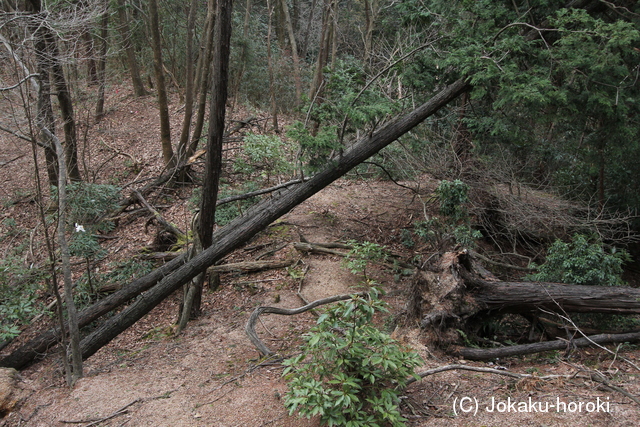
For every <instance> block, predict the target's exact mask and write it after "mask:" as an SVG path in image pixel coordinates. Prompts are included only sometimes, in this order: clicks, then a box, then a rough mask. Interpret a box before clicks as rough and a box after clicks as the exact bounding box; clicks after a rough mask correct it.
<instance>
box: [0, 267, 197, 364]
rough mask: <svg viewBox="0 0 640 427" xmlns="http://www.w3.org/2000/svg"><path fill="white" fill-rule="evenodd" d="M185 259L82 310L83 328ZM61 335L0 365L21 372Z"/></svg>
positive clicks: (28, 346) (53, 332)
mask: <svg viewBox="0 0 640 427" xmlns="http://www.w3.org/2000/svg"><path fill="white" fill-rule="evenodd" d="M184 260H185V256H184V255H182V256H180V257H178V258H176V259H174V260H172V261H171V262H168V263H166V264H164V265H162V266H161V267H159V268H156V269H155V270H153V271H152V272H151V273H149V274H147V275H146V276H143V277H141V278H139V279H137V280H134V281H133V282H131V283H130V284H129V285H127V286H125V287H124V288H122V289H121V290H120V291H118V292H116V293H113V294H111V295H109V296H108V297H105V298H103V299H101V300H100V301H98V302H97V303H95V304H94V305H92V306H91V307H88V308H86V309H84V310H82V311H81V312H80V313H78V325H79V326H80V327H81V328H82V327H84V326H87V325H88V324H89V323H91V322H93V321H95V320H96V319H98V318H100V317H101V316H103V315H105V314H107V313H109V312H110V311H112V310H114V309H115V308H117V307H120V306H121V305H123V304H125V303H127V302H129V301H130V300H131V299H133V298H135V297H137V296H138V295H140V294H141V293H142V292H144V291H146V290H147V289H149V288H151V287H152V286H153V285H155V284H156V283H158V281H159V280H160V279H162V278H163V277H164V276H166V275H167V274H169V273H170V272H171V271H172V270H175V269H176V268H177V266H179V265H182V264H183V263H184ZM58 334H59V329H58V328H52V329H49V330H48V331H46V332H44V333H42V334H40V335H38V336H36V337H34V338H33V339H31V340H29V341H27V342H26V343H25V344H23V345H22V346H21V347H19V348H18V349H16V350H14V351H13V352H12V353H11V354H9V355H8V356H6V357H4V358H3V359H2V360H0V366H2V367H8V368H14V369H22V368H25V367H27V366H29V365H30V364H31V363H33V362H34V361H36V360H38V359H39V358H42V357H44V356H45V355H46V352H47V350H48V349H49V348H51V347H53V346H54V345H56V343H57V342H58Z"/></svg>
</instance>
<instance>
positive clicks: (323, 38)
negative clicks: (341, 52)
mask: <svg viewBox="0 0 640 427" xmlns="http://www.w3.org/2000/svg"><path fill="white" fill-rule="evenodd" d="M333 6H334V0H325V4H324V10H323V13H322V33H321V35H320V45H319V48H318V58H317V59H316V68H315V72H314V74H313V81H312V83H311V87H310V89H309V99H310V100H311V101H312V102H313V100H315V99H316V98H317V97H318V95H319V94H320V91H321V88H322V85H323V82H324V73H323V72H322V69H323V68H324V67H325V65H327V63H328V61H329V48H330V46H331V45H332V41H331V39H332V37H331V36H332V34H333V31H332V28H333Z"/></svg>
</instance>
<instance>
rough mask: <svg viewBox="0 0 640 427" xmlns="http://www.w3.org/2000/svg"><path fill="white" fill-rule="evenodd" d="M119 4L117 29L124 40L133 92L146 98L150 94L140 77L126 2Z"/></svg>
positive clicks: (122, 1)
mask: <svg viewBox="0 0 640 427" xmlns="http://www.w3.org/2000/svg"><path fill="white" fill-rule="evenodd" d="M117 2H118V18H119V20H120V23H119V25H117V27H118V28H119V29H120V38H121V39H122V47H123V49H124V51H125V54H126V56H127V66H128V67H129V74H130V75H131V83H132V84H133V91H134V93H135V94H136V96H146V95H148V94H149V93H148V92H147V90H146V89H145V88H144V84H143V83H142V77H140V67H139V66H138V60H137V59H136V51H135V49H134V47H133V44H132V43H131V29H130V26H129V17H128V15H127V9H126V6H125V2H124V0H117Z"/></svg>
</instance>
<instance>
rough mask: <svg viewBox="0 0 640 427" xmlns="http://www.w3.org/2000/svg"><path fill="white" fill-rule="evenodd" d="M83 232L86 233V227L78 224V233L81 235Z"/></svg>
mask: <svg viewBox="0 0 640 427" xmlns="http://www.w3.org/2000/svg"><path fill="white" fill-rule="evenodd" d="M81 231H82V232H83V233H84V232H85V231H86V230H85V229H84V227H83V226H82V225H80V224H78V223H77V222H76V233H79V232H81Z"/></svg>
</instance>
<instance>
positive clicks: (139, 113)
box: [0, 86, 640, 427]
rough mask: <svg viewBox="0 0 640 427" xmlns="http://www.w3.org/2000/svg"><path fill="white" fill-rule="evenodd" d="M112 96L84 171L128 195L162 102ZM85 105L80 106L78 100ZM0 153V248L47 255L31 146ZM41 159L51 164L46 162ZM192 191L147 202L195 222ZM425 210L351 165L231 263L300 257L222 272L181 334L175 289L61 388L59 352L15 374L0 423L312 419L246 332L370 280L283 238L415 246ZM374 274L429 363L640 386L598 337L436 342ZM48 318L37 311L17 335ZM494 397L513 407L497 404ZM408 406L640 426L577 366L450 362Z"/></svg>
mask: <svg viewBox="0 0 640 427" xmlns="http://www.w3.org/2000/svg"><path fill="white" fill-rule="evenodd" d="M107 105H108V108H109V112H108V114H107V116H106V118H105V120H104V121H103V122H101V123H100V124H98V125H91V127H90V128H89V129H87V133H86V135H87V137H86V142H87V144H86V145H83V148H82V152H81V158H82V159H84V164H85V165H86V168H87V169H86V170H90V171H94V172H93V173H92V174H90V176H89V177H88V178H89V180H91V181H93V180H96V181H98V182H114V181H115V182H117V183H118V184H119V185H123V186H125V187H126V189H125V193H126V191H127V189H130V188H131V187H135V186H139V185H143V184H144V182H143V181H141V180H142V179H144V178H145V177H148V178H152V177H154V176H156V175H157V174H159V173H160V171H161V170H162V164H161V154H160V144H159V130H158V125H157V109H156V108H155V106H154V100H153V98H151V97H149V98H143V99H137V98H133V97H131V96H130V93H129V90H128V89H127V88H126V87H124V86H113V87H111V88H110V92H109V95H108V101H107ZM179 107H180V106H179V105H178V101H177V99H174V103H173V108H172V110H171V111H172V113H173V115H172V121H173V125H174V128H175V129H176V132H177V130H178V129H179V127H180V126H179V124H180V120H181V114H180V108H179ZM248 116H249V112H248V111H240V110H239V111H236V112H234V118H244V117H248ZM78 117H83V116H82V110H80V111H79V113H78ZM264 122H265V123H266V120H265V121H264ZM81 131H82V127H81ZM175 139H177V135H175V134H174V140H175ZM125 153H126V154H125ZM40 156H41V154H40ZM41 157H42V156H41ZM4 162H6V163H4ZM0 164H1V165H2V166H0V180H1V182H2V183H3V185H2V186H0V199H2V201H3V202H4V204H3V208H2V214H1V218H0V219H1V220H4V219H7V218H12V219H14V220H15V222H16V224H17V225H16V226H15V227H13V229H14V234H15V235H14V236H13V237H9V238H5V239H3V241H2V247H1V250H2V252H1V253H3V254H7V253H8V251H9V250H10V247H11V246H12V245H13V246H15V245H17V244H19V243H21V242H23V241H30V242H31V243H30V248H29V250H28V251H26V252H25V255H24V262H25V263H30V262H31V263H38V262H41V260H42V259H44V258H43V257H44V248H43V244H42V228H41V226H38V217H37V211H36V206H35V203H34V194H35V191H34V190H33V188H34V185H33V182H34V180H33V174H34V172H33V171H34V162H33V159H32V156H31V148H30V147H29V146H27V145H25V144H24V142H21V141H18V140H16V139H14V138H12V137H8V136H7V135H6V134H0ZM40 170H41V171H43V170H44V168H43V167H42V165H40ZM130 183H135V184H131V186H129V184H130ZM407 184H411V183H407ZM421 184H422V188H424V189H425V191H427V192H428V191H429V189H430V188H431V189H432V188H433V186H434V185H435V183H434V182H432V181H431V180H430V178H429V177H427V176H425V177H422V178H421ZM189 193H190V189H189V188H178V189H166V191H165V192H163V193H162V194H163V196H162V197H156V198H154V199H153V200H152V201H151V202H152V203H153V204H154V205H156V206H160V207H162V206H164V208H161V211H162V213H163V215H164V216H165V217H166V218H167V219H169V220H171V221H173V222H174V223H175V224H177V225H178V226H179V227H181V228H182V229H188V224H189V223H190V215H191V211H190V207H189V204H188V198H189ZM422 210H423V206H422V204H421V203H420V202H419V200H417V199H416V198H415V197H414V196H413V194H412V193H411V192H410V191H409V190H407V189H406V188H402V187H399V186H396V185H395V184H393V183H390V182H381V181H363V180H360V179H358V178H357V177H353V179H349V180H346V179H345V180H340V181H338V182H337V183H335V184H334V185H332V186H330V187H329V188H327V189H325V190H323V191H322V192H321V193H319V194H318V195H316V196H314V197H312V198H311V199H309V200H308V201H306V202H305V203H303V204H301V205H300V206H298V207H297V208H295V209H294V210H293V211H292V212H290V213H289V214H288V215H286V216H285V217H284V218H282V220H281V221H278V222H277V223H276V224H274V225H273V226H272V227H270V228H269V229H268V230H266V231H265V232H263V233H261V234H260V235H259V236H257V237H256V238H255V239H254V240H253V241H252V242H250V243H249V244H247V246H246V247H245V248H243V249H241V250H238V251H236V252H235V253H234V254H232V255H230V256H229V257H228V259H227V260H228V261H229V262H231V261H240V260H250V259H255V258H257V257H259V256H260V255H261V254H263V253H265V252H267V251H270V250H273V249H278V250H277V251H276V252H275V253H274V254H272V255H271V257H272V258H284V257H296V258H297V259H299V262H298V263H297V264H296V265H295V266H294V267H291V268H289V269H288V270H284V269H283V270H272V271H267V272H262V273H255V274H244V275H238V274H224V275H223V276H222V285H221V287H220V288H219V289H218V290H215V291H211V290H210V291H208V292H207V293H206V294H205V295H204V300H203V314H202V316H201V317H200V318H199V319H197V320H195V321H192V322H191V323H190V324H189V325H188V327H187V329H186V330H185V331H184V332H183V333H182V334H180V335H177V336H176V335H175V333H174V332H175V328H174V323H175V321H176V316H177V312H178V304H179V301H180V297H181V296H180V295H179V294H175V295H173V296H172V297H171V298H169V299H168V300H166V301H165V302H164V303H162V304H161V305H160V306H158V307H156V308H155V309H154V310H153V311H152V312H151V313H149V314H148V315H147V316H145V317H144V318H143V319H142V320H141V321H139V322H138V323H137V324H136V325H134V326H133V327H132V328H130V329H129V330H127V331H126V332H125V333H123V334H121V335H120V336H119V337H118V338H116V339H115V340H114V341H112V342H111V343H110V344H109V345H107V346H106V347H104V348H103V349H101V350H100V351H99V352H98V353H97V354H95V355H94V356H92V357H91V358H89V359H88V360H87V361H86V362H85V373H86V375H85V377H84V378H82V379H81V380H80V381H79V382H78V383H77V384H76V385H75V386H74V387H73V388H71V389H70V388H68V387H67V386H65V384H64V381H63V374H62V367H61V363H60V356H59V353H58V352H57V351H56V350H54V351H52V352H51V354H49V355H47V357H46V358H45V359H44V360H43V361H41V362H39V363H37V364H35V365H34V366H32V367H30V368H28V369H26V370H24V371H23V372H21V387H22V388H23V389H25V390H26V391H27V397H26V398H25V400H24V402H23V403H22V406H21V407H20V408H19V409H18V410H16V411H14V412H12V413H10V414H8V415H7V416H5V417H4V418H3V419H1V420H0V426H7V427H9V426H11V427H13V426H63V425H79V426H87V427H88V426H105V427H106V426H110V427H115V426H125V425H126V426H171V427H177V426H220V427H230V426H256V427H257V426H282V427H286V426H318V425H319V421H318V420H317V419H311V420H307V419H299V418H297V417H295V415H294V416H289V415H288V413H287V411H286V410H285V408H284V405H283V402H282V399H283V395H284V394H285V392H286V383H285V381H284V380H283V379H282V378H281V373H282V367H281V366H280V365H279V364H278V362H277V361H276V360H259V359H258V356H259V355H258V353H257V351H256V350H255V349H254V348H253V347H252V345H251V343H250V342H249V340H248V339H247V337H246V335H245V332H244V326H245V323H246V321H247V319H248V317H249V315H250V313H251V312H252V310H253V309H254V308H255V307H257V306H259V305H272V306H279V307H287V308H293V307H298V306H300V305H303V304H304V303H305V301H312V300H316V299H319V298H323V297H327V296H331V295H335V294H342V293H348V292H350V291H354V290H358V289H359V286H360V285H361V283H362V277H359V276H357V275H354V274H351V273H350V272H349V271H347V270H346V269H345V268H344V267H343V266H342V258H341V257H339V256H333V255H331V256H329V255H315V254H314V255H302V254H299V253H297V251H296V250H295V249H294V248H293V247H292V245H291V244H290V243H292V242H296V241H300V240H301V239H302V240H307V241H310V242H334V241H341V242H345V241H347V240H351V239H353V240H357V241H360V242H362V241H375V242H377V243H380V244H384V245H387V247H388V248H389V249H390V250H391V251H392V252H395V253H399V254H401V255H402V256H404V257H406V258H410V257H412V256H413V255H415V253H413V252H412V250H410V249H408V248H407V247H405V246H403V245H402V234H401V230H402V229H403V228H404V227H408V226H409V225H410V224H411V223H412V221H414V220H416V219H417V218H420V217H421V215H422ZM146 222H147V218H146V217H136V216H135V215H131V216H130V217H129V218H125V219H123V220H122V221H121V222H120V225H119V226H118V227H117V228H116V229H115V230H114V231H113V233H111V234H112V235H113V236H114V237H115V238H114V239H113V240H107V241H105V243H104V246H105V248H106V249H108V250H109V252H110V254H111V255H110V258H109V260H108V261H114V260H117V259H124V258H127V257H132V256H135V255H137V254H138V251H139V249H140V247H142V246H143V245H145V244H149V243H150V242H151V241H152V240H153V235H154V226H153V225H152V226H151V227H145V223H146ZM3 224H6V223H3ZM15 230H17V231H15ZM0 231H2V233H3V235H8V234H9V232H11V231H12V230H9V229H8V228H7V227H6V226H5V225H3V229H2V230H0ZM31 236H33V237H31ZM102 268H106V267H102ZM80 273H81V271H80V270H79V271H78V272H77V275H79V274H80ZM371 274H373V275H374V276H375V277H376V278H377V279H378V280H379V281H380V282H382V283H384V286H385V289H386V290H387V292H388V293H387V296H386V297H385V298H386V300H387V301H388V302H389V303H390V305H391V307H392V316H390V317H389V318H387V319H383V323H381V325H380V326H381V327H383V328H387V329H388V330H389V331H390V332H391V331H393V335H394V336H395V337H396V338H397V339H399V340H401V341H403V342H404V343H406V344H409V345H411V346H413V347H414V348H415V349H416V350H417V351H418V352H419V353H420V355H421V356H422V358H423V360H424V362H425V363H424V367H422V368H420V369H419V370H420V371H422V370H426V369H430V368H434V367H438V366H442V365H447V364H451V363H466V364H467V365H472V366H486V367H493V368H498V369H508V370H510V371H513V372H520V373H533V374H536V375H538V376H545V375H571V374H576V373H580V372H584V371H585V370H590V369H592V370H598V371H599V372H602V373H603V374H604V375H605V376H607V377H608V378H610V381H611V382H612V384H615V385H616V386H618V387H621V388H623V389H624V390H626V391H627V392H629V393H631V394H633V395H635V396H638V395H640V383H639V382H638V374H639V372H638V370H637V369H636V368H635V366H637V365H638V363H640V351H639V350H637V349H636V348H635V347H629V346H627V347H625V348H624V349H620V352H619V353H617V352H616V351H617V349H616V348H613V349H612V350H614V352H616V355H615V356H614V355H612V354H610V353H608V352H606V351H605V350H602V349H582V350H575V351H573V352H572V353H571V355H570V356H567V357H564V356H563V354H560V353H545V354H540V355H534V356H530V357H523V358H509V359H506V360H500V361H495V362H491V363H476V362H467V361H460V360H457V359H455V358H452V357H451V356H449V355H448V354H447V352H446V349H437V348H434V347H433V346H431V345H430V344H429V342H428V340H427V337H426V334H424V333H423V331H420V330H418V329H416V328H414V327H412V326H411V325H404V326H402V323H397V322H396V320H397V319H398V318H399V315H400V314H401V313H402V311H403V310H404V307H405V304H406V298H407V290H408V283H409V278H408V277H402V276H401V277H394V275H393V274H391V273H389V272H387V271H384V269H381V268H378V269H374V270H372V272H371ZM314 321H315V317H314V315H313V314H312V313H310V312H307V313H304V314H302V315H299V316H295V317H291V316H287V317H284V316H275V315H270V316H264V317H263V318H262V319H261V322H259V323H258V333H259V334H260V336H261V337H262V339H263V340H264V342H265V343H266V344H267V345H268V346H269V347H270V348H272V349H274V350H275V351H277V352H278V353H279V354H281V355H284V356H287V355H292V354H295V352H296V346H297V345H298V344H299V343H300V336H301V335H302V334H303V333H304V332H305V331H306V330H308V328H309V327H310V325H311V324H313V322H314ZM46 322H47V320H46V319H44V320H42V319H41V320H40V321H38V322H36V323H35V324H34V325H33V326H32V328H31V329H29V330H27V331H25V334H24V335H25V336H24V337H21V339H20V340H18V341H17V342H16V343H14V344H12V346H14V347H15V346H16V345H19V344H20V342H21V341H22V340H23V339H25V338H26V337H29V336H30V335H32V334H33V333H34V331H35V330H36V329H37V327H40V326H42V325H43V324H45V323H46ZM11 348H13V347H11V346H10V347H8V348H5V349H4V350H3V353H7V352H9V351H11ZM623 358H624V359H626V360H627V361H629V362H631V363H628V362H626V361H624V360H622V359H623ZM633 364H635V366H634V365H633ZM492 399H493V400H492ZM509 399H511V400H510V401H509ZM492 401H493V402H496V403H498V407H497V409H500V408H503V409H504V411H498V410H495V411H493V412H490V411H489V409H491V406H492ZM515 402H517V403H520V402H524V403H525V405H524V406H523V405H522V404H520V405H518V404H517V403H515ZM559 402H562V403H564V404H565V405H568V406H562V405H560V408H559V409H560V410H558V408H557V407H556V406H557V405H558V403H559ZM500 403H504V404H505V405H504V407H502V406H500ZM508 403H511V404H512V405H508ZM605 403H606V406H605V405H604V404H605ZM532 404H534V405H533V406H532ZM580 404H582V407H581V411H578V406H579V405H580ZM476 405H477V406H476ZM545 405H556V406H545ZM545 407H546V409H547V411H546V412H545V411H544V409H545ZM476 408H477V412H476ZM517 409H520V411H517ZM523 409H524V410H523ZM588 409H591V410H590V411H589V410H588ZM596 409H597V410H596ZM467 410H468V412H465V411H467ZM402 411H403V414H404V415H405V416H406V417H407V418H408V419H409V422H408V425H411V426H427V425H428V426H451V425H455V426H480V425H487V426H488V425H491V426H513V425H521V426H580V427H583V426H609V425H612V426H636V425H638V419H639V415H640V413H639V407H638V405H636V404H635V403H633V402H632V401H631V400H630V399H629V398H628V397H625V396H624V395H623V394H621V393H619V392H616V391H614V390H612V389H610V388H605V387H603V386H602V385H600V384H599V383H596V382H592V381H588V380H585V379H582V378H560V377H558V378H557V379H553V380H543V379H537V378H533V379H527V380H521V381H516V380H513V379H511V378H508V377H503V376H498V375H492V374H486V373H477V372H469V371H448V372H445V373H441V374H437V375H434V376H429V377H427V378H425V379H423V380H422V381H419V382H417V383H414V384H413V385H411V386H410V387H409V388H408V389H407V391H406V395H405V396H404V397H403V405H402Z"/></svg>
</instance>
